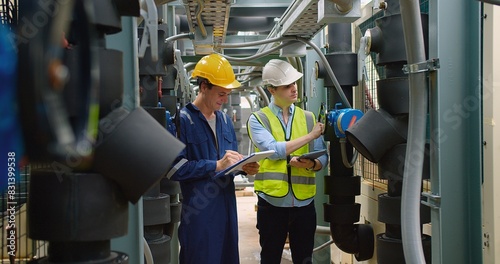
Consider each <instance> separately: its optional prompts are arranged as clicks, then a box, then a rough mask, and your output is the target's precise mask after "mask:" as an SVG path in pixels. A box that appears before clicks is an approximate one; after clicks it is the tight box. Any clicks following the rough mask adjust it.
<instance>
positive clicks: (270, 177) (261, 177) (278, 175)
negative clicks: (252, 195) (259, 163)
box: [255, 172, 288, 181]
mask: <svg viewBox="0 0 500 264" xmlns="http://www.w3.org/2000/svg"><path fill="white" fill-rule="evenodd" d="M265 178H266V180H280V181H286V180H287V178H288V177H287V175H286V174H284V173H273V172H267V173H266V176H265ZM255 180H257V181H259V180H264V174H263V173H257V174H256V175H255Z"/></svg>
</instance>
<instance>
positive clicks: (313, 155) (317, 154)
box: [298, 149, 327, 160]
mask: <svg viewBox="0 0 500 264" xmlns="http://www.w3.org/2000/svg"><path fill="white" fill-rule="evenodd" d="M325 154H327V151H326V149H322V150H318V151H313V152H309V153H306V154H303V155H301V156H299V157H298V159H299V160H300V159H311V160H313V159H317V158H319V157H321V156H323V155H325Z"/></svg>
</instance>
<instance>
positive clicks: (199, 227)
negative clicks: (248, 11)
mask: <svg viewBox="0 0 500 264" xmlns="http://www.w3.org/2000/svg"><path fill="white" fill-rule="evenodd" d="M192 77H193V78H197V83H198V85H199V90H198V95H197V96H196V99H195V100H194V102H193V103H189V104H187V105H186V106H185V107H184V108H182V109H181V111H180V132H179V135H178V136H179V139H180V140H181V141H182V142H184V144H186V148H185V149H184V151H182V152H181V154H180V155H179V157H178V158H177V160H176V163H175V165H174V167H173V169H172V170H171V171H170V172H169V173H168V175H167V177H170V179H171V180H176V181H179V182H180V186H181V191H182V198H183V199H182V213H181V223H180V226H179V242H180V246H181V251H180V256H179V260H180V263H181V264H184V263H190V264H200V263H213V264H220V263H228V264H235V263H239V253H238V222H237V210H236V196H235V188H234V182H233V177H234V173H233V174H230V175H222V176H219V175H217V172H218V171H221V170H224V169H226V168H228V167H229V166H231V165H233V164H234V163H236V162H238V161H239V160H241V159H242V158H243V157H242V155H240V154H239V153H238V152H237V149H238V141H237V140H236V133H235V131H234V127H233V122H232V120H231V118H230V117H229V116H228V115H226V114H225V113H223V112H221V111H220V109H221V107H222V105H223V104H224V103H227V102H228V96H229V94H230V93H231V89H233V88H237V87H239V86H241V84H240V83H239V82H238V81H237V80H236V78H235V75H234V72H233V68H232V66H231V64H230V63H229V62H228V61H227V60H226V59H225V58H224V57H222V56H220V55H219V54H210V55H207V56H204V57H203V58H202V59H201V60H200V61H199V62H198V63H197V64H196V67H195V69H194V71H193V73H192ZM258 168H259V164H258V163H256V162H254V163H249V164H246V165H245V166H243V171H244V173H247V174H255V173H257V171H258ZM236 173H238V172H236ZM239 173H242V172H241V171H240V172H239Z"/></svg>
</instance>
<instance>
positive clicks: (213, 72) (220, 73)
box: [191, 53, 241, 89]
mask: <svg viewBox="0 0 500 264" xmlns="http://www.w3.org/2000/svg"><path fill="white" fill-rule="evenodd" d="M191 77H193V78H194V77H202V78H206V79H207V80H208V81H209V82H210V83H211V84H213V85H217V86H220V87H223V88H226V89H233V88H238V87H240V86H241V83H240V82H238V81H237V80H236V77H235V76H234V72H233V67H232V66H231V64H230V63H229V61H228V60H227V59H226V58H224V57H222V56H221V55H219V54H217V53H213V54H210V55H206V56H204V57H203V58H201V59H200V61H198V63H197V64H196V66H195V67H194V70H193V73H192V74H191Z"/></svg>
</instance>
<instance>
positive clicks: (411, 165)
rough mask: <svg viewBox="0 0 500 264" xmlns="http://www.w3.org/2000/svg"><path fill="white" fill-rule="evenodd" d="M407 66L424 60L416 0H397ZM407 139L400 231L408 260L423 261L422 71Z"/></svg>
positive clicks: (412, 77) (414, 82)
mask: <svg viewBox="0 0 500 264" xmlns="http://www.w3.org/2000/svg"><path fill="white" fill-rule="evenodd" d="M400 8H401V18H402V22H403V32H404V39H405V45H406V56H407V61H408V65H411V64H415V63H420V62H424V61H425V60H426V58H425V46H424V37H423V30H422V22H421V17H420V6H419V1H416V0H400ZM409 83H410V97H409V98H410V106H409V110H410V111H409V126H408V142H407V149H406V157H405V167H404V175H403V179H404V180H403V192H402V197H401V230H402V240H403V251H404V255H405V260H406V262H407V263H425V257H424V253H423V248H422V238H421V230H420V195H421V193H420V192H421V182H422V179H421V175H422V167H423V162H424V149H425V129H426V111H427V94H428V91H427V88H426V85H425V84H426V82H425V72H419V73H410V74H409Z"/></svg>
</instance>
